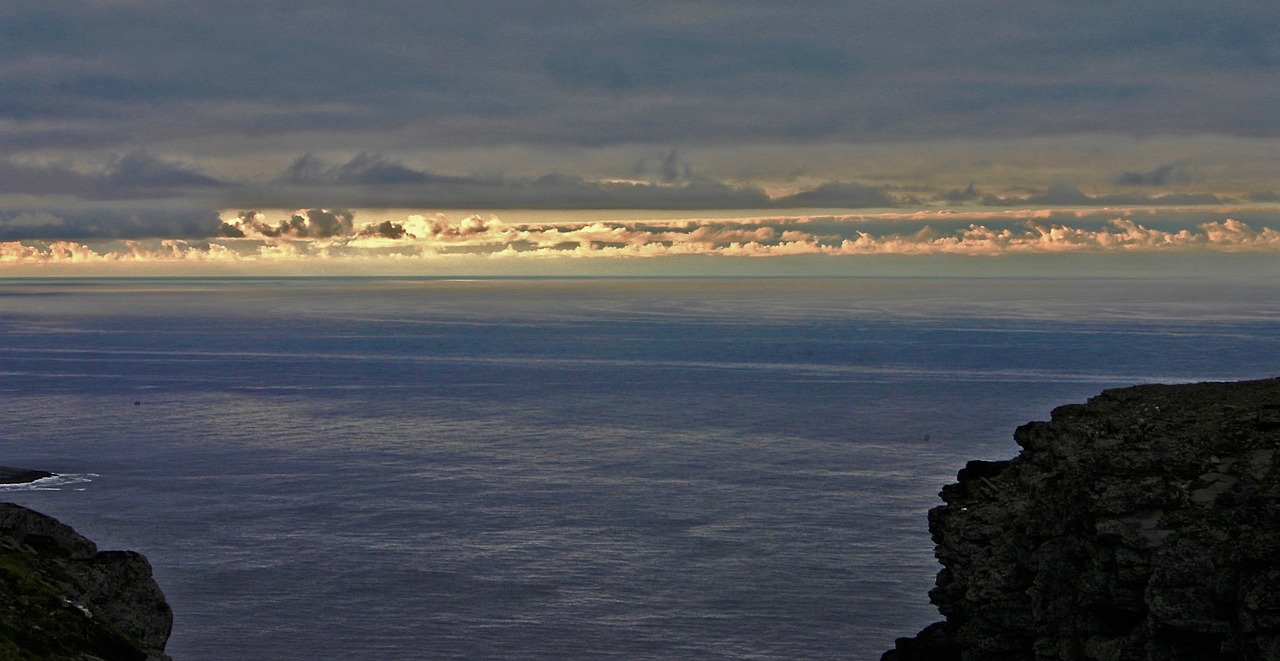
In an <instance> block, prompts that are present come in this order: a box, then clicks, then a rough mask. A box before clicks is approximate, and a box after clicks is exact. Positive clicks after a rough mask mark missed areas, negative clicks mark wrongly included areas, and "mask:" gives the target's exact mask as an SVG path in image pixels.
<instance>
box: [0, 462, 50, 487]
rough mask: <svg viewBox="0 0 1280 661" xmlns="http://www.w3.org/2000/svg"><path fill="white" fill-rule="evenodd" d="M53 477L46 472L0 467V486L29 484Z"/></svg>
mask: <svg viewBox="0 0 1280 661" xmlns="http://www.w3.org/2000/svg"><path fill="white" fill-rule="evenodd" d="M54 475H55V474H54V473H50V472H48V471H42V470H34V469H30V468H14V467H13V466H0V484H30V483H32V482H35V481H36V480H43V479H44V478H46V477H53V476H54Z"/></svg>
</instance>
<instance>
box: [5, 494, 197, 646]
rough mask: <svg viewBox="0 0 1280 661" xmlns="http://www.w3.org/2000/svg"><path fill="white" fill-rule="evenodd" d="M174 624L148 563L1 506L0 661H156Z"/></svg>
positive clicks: (54, 523)
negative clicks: (45, 660) (36, 660)
mask: <svg viewBox="0 0 1280 661" xmlns="http://www.w3.org/2000/svg"><path fill="white" fill-rule="evenodd" d="M172 625H173V612H172V611H171V610H170V608H169V605H168V604H167V603H165V600H164V595H163V594H162V593H161V592H160V588H159V586H157V585H156V582H155V580H154V579H153V578H152V575H151V565H150V564H148V563H147V560H146V558H144V557H142V556H141V555H139V554H137V553H133V552H131V551H103V552H99V551H98V550H97V547H96V545H94V543H93V542H91V541H89V540H88V539H86V538H84V537H83V536H81V535H79V534H78V533H76V532H75V531H74V530H72V529H71V528H70V527H69V526H66V525H64V524H62V523H60V522H58V521H57V520H55V519H52V518H50V517H47V516H45V515H43V514H40V513H38V512H34V511H32V510H29V509H26V508H25V507H20V506H18V505H14V504H12V503H0V658H3V659H49V660H53V661H57V660H63V659H66V660H71V659H74V660H75V661H81V660H84V659H103V660H105V661H116V660H121V661H125V660H129V661H159V660H161V659H168V658H169V657H168V656H166V655H165V654H164V646H165V643H166V642H167V641H168V638H169V631H170V629H171V627H172Z"/></svg>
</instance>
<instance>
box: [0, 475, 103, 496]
mask: <svg viewBox="0 0 1280 661" xmlns="http://www.w3.org/2000/svg"><path fill="white" fill-rule="evenodd" d="M95 477H98V475H97V474H96V473H58V474H55V475H53V476H50V477H44V478H40V479H38V480H35V481H33V482H23V483H21V484H0V492H5V491H62V489H63V488H64V487H70V486H71V485H73V484H83V483H85V482H92V481H93V478H95ZM81 490H82V489H79V488H77V489H75V491H81Z"/></svg>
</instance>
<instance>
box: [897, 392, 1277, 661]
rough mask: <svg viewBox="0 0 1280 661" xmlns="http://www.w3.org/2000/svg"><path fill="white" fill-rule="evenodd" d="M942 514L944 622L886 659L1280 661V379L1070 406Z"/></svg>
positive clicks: (971, 483) (938, 601)
mask: <svg viewBox="0 0 1280 661" xmlns="http://www.w3.org/2000/svg"><path fill="white" fill-rule="evenodd" d="M1014 438H1015V439H1016V440H1017V442H1018V444H1019V445H1020V446H1021V447H1022V451H1021V453H1020V454H1019V455H1018V456H1017V457H1015V458H1013V459H1011V460H1008V461H998V462H983V461H973V462H970V463H969V464H968V465H967V466H966V467H965V468H964V469H963V470H961V471H960V474H959V477H958V481H957V483H956V484H952V485H949V486H947V487H945V488H944V489H943V490H942V499H943V501H944V502H945V503H946V504H945V505H942V506H940V507H937V508H935V509H933V510H932V511H931V512H930V513H929V529H930V531H931V532H932V533H933V540H934V543H935V544H936V545H937V552H936V553H937V557H938V560H939V561H940V562H941V564H942V566H943V569H942V571H941V572H940V573H939V574H938V579H937V587H936V588H934V589H933V590H932V591H931V592H930V593H929V596H930V599H931V600H932V601H933V603H934V604H935V605H937V607H938V610H939V611H940V612H941V613H942V615H943V616H944V617H945V618H946V619H945V621H944V622H940V623H938V624H934V625H931V626H930V627H928V628H926V629H925V630H924V631H922V632H920V634H918V635H917V636H916V637H914V638H904V639H899V640H898V641H897V645H896V647H895V649H894V650H890V651H889V652H886V653H885V655H884V657H883V660H884V661H921V660H928V661H951V660H965V661H970V660H972V661H979V660H981V661H1001V660H1006V659H1008V660H1012V659H1037V660H1049V659H1062V660H1074V659H1098V660H1106V661H1130V660H1154V659H1161V660H1165V659H1195V660H1219V659H1221V660H1226V659H1245V660H1253V659H1257V660H1262V659H1280V467H1278V464H1277V459H1278V457H1277V454H1278V452H1280V379H1270V380H1263V381H1249V382H1240V383H1201V384H1190V385H1177V386H1159V385H1152V386H1138V387H1133V388H1124V389H1117V390H1108V391H1106V392H1103V393H1102V394H1101V395H1098V396H1097V397H1094V398H1092V399H1090V400H1089V401H1088V403H1086V404H1082V405H1069V406H1063V407H1060V408H1058V409H1056V410H1055V411H1053V414H1052V419H1051V420H1050V421H1049V422H1033V423H1030V424H1027V425H1024V426H1022V427H1020V428H1019V429H1018V430H1017V432H1016V433H1015V435H1014Z"/></svg>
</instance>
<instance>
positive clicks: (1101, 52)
mask: <svg viewBox="0 0 1280 661" xmlns="http://www.w3.org/2000/svg"><path fill="white" fill-rule="evenodd" d="M1277 34H1280V4H1278V3H1274V2H1259V1H1257V0H1252V1H1248V2H1243V1H1232V0H1227V1H1224V2H1217V3H1205V2H1199V1H1196V2H1191V1H1185V0H1160V1H1148V0H1129V1H1126V2H1115V1H1103V0H1098V1H1087V0H1085V1H1079V0H1077V1H1073V2H1061V1H1047V0H1041V1H1034V0H1033V1H1029V2H1028V1H1025V0H1019V1H1018V2H1013V1H1004V0H986V1H976V2H970V3H956V2H943V1H941V0H913V1H910V2H895V3H885V2H861V1H849V0H846V1H813V2H794V3H778V2H757V1H753V0H733V1H723V2H722V1H719V0H691V1H686V2H666V1H662V0H654V1H651V2H643V3H641V2H635V3H625V2H613V1H611V2H597V1H592V0H518V1H517V0H510V1H507V0H495V1H473V2H466V3H462V2H438V3H404V2H383V1H380V0H363V1H362V2H359V3H356V2H337V1H334V0H306V1H301V0H298V1H294V0H254V1H251V2H250V1H239V0H221V1H219V2H216V3H215V2H182V1H175V0H77V1H72V0H50V1H47V2H40V3H31V2H9V3H3V4H0V90H3V94H0V275H4V274H13V275H31V274H36V275H39V274H44V273H57V274H63V273H102V272H120V273H145V274H154V273H174V274H183V273H204V272H228V273H230V272H237V273H238V272H299V273H301V272H315V273H330V272H332V273H348V272H369V273H376V272H395V273H422V274H433V273H464V272H475V273H477V274H484V273H508V272H536V273H566V274H574V273H587V272H612V271H611V269H612V270H619V269H620V271H618V272H645V273H650V272H653V273H663V272H681V271H689V272H702V271H704V270H710V271H717V270H726V271H733V272H743V273H754V272H772V271H777V270H779V269H780V270H781V271H782V272H792V271H795V272H799V273H803V272H809V271H810V270H817V271H823V270H824V269H834V270H835V271H840V270H841V269H846V270H853V271H858V270H859V269H864V270H865V269H870V271H871V272H875V271H876V270H877V269H880V268H884V267H883V266H882V265H883V264H884V263H886V262H885V259H884V258H885V257H886V256H897V257H901V258H903V259H914V260H915V261H916V263H924V262H923V261H922V260H924V259H925V258H936V260H945V259H959V258H963V259H965V260H968V261H966V262H965V263H967V264H970V266H968V267H966V268H970V269H974V270H977V271H981V270H982V268H984V267H983V266H981V264H979V265H977V266H974V265H973V264H972V263H971V262H972V260H973V259H982V258H990V257H998V256H1014V257H1018V258H1019V259H1021V261H1019V263H1022V264H1035V263H1036V262H1035V261H1034V259H1033V256H1040V257H1042V258H1043V259H1041V261H1040V262H1039V263H1042V264H1047V263H1061V260H1060V259H1059V256H1061V255H1064V254H1069V255H1094V256H1096V255H1098V254H1115V255H1134V254H1138V253H1143V254H1161V255H1169V256H1170V257H1168V259H1169V260H1172V261H1173V262H1176V261H1177V260H1179V259H1184V260H1195V259H1201V258H1203V257H1204V256H1205V255H1208V254H1216V255H1224V254H1230V255H1239V254H1242V253H1249V254H1251V255H1253V256H1254V257H1252V258H1251V259H1249V260H1244V261H1248V262H1249V263H1255V264H1256V263H1260V262H1259V259H1260V258H1259V257H1257V256H1258V255H1268V254H1271V255H1274V254H1275V253H1280V113H1277V112H1276V108H1280V39H1277V38H1276V35H1277ZM1176 256H1182V257H1176ZM752 258H760V259H752ZM936 260H935V261H936ZM1013 261H1017V260H1013ZM1087 261H1088V260H1084V261H1082V262H1081V263H1086V262H1087ZM985 263H986V264H991V263H993V262H991V261H990V260H987V261H986V262H985ZM1028 268H1034V267H1028ZM771 270H772V271H771Z"/></svg>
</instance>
